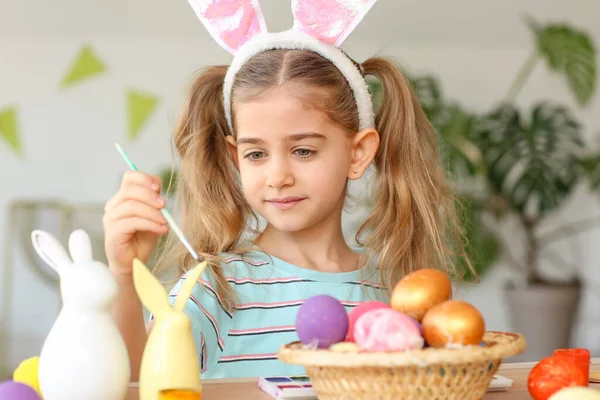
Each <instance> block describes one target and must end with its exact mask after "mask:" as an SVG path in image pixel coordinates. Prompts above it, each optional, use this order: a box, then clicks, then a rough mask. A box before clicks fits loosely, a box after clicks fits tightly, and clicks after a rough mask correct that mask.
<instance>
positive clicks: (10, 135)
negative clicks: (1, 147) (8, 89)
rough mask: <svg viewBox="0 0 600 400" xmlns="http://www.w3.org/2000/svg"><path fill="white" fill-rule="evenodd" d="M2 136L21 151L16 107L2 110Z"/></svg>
mask: <svg viewBox="0 0 600 400" xmlns="http://www.w3.org/2000/svg"><path fill="white" fill-rule="evenodd" d="M0 138H1V139H4V140H5V141H6V143H8V145H9V146H10V147H11V148H12V149H13V150H14V151H15V152H17V153H20V152H21V142H20V140H19V129H18V127H17V110H16V108H15V107H9V108H6V109H4V110H0Z"/></svg>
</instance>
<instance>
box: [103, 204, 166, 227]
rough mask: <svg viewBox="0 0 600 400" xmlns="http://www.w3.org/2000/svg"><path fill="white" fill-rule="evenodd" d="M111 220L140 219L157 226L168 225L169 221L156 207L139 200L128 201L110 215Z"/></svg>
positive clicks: (118, 206)
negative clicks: (149, 221)
mask: <svg viewBox="0 0 600 400" xmlns="http://www.w3.org/2000/svg"><path fill="white" fill-rule="evenodd" d="M108 215H109V219H110V220H112V221H118V220H121V219H124V218H133V217H139V218H144V219H148V220H151V221H153V222H155V223H157V224H161V225H167V220H166V219H165V217H164V216H163V215H162V214H161V212H160V210H159V209H157V208H156V207H152V206H149V205H148V204H145V203H142V202H140V201H137V200H126V201H124V202H122V203H121V204H119V205H117V206H116V207H115V208H114V209H112V210H111V212H110V213H108Z"/></svg>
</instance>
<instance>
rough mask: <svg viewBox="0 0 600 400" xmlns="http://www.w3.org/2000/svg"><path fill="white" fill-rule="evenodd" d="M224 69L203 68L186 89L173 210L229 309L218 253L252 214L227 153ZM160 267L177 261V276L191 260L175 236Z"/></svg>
mask: <svg viewBox="0 0 600 400" xmlns="http://www.w3.org/2000/svg"><path fill="white" fill-rule="evenodd" d="M226 71H227V67H226V66H214V67H209V68H207V69H205V70H204V71H203V72H202V73H201V74H200V75H198V76H197V77H196V79H195V80H194V82H193V83H192V85H191V88H190V90H189V93H188V96H187V99H186V102H185V104H184V107H183V109H182V112H181V114H180V117H179V120H178V122H177V124H176V127H175V132H174V146H175V149H176V150H177V153H178V155H179V157H180V159H181V162H180V169H179V174H178V180H177V196H176V202H175V203H176V204H175V209H177V211H178V213H179V215H180V216H181V217H180V218H181V221H183V227H182V229H183V230H184V232H185V234H186V236H187V237H188V238H189V239H190V241H191V243H192V244H193V246H194V247H195V249H197V251H198V253H199V255H200V256H201V257H202V258H203V259H205V260H206V261H207V263H208V266H209V268H210V269H211V270H212V273H213V276H214V277H215V280H216V283H217V286H218V288H217V294H218V297H219V301H220V302H221V304H222V305H223V307H224V308H225V309H226V310H227V311H232V309H233V307H234V305H235V300H234V299H235V293H234V291H233V289H232V288H231V286H230V285H229V284H228V282H227V281H226V279H225V276H224V274H223V271H222V270H221V265H220V262H221V259H220V257H219V255H220V253H222V252H227V251H231V250H234V249H235V248H237V245H238V244H239V242H240V238H241V235H242V234H243V232H244V229H245V226H246V222H247V219H248V218H250V217H252V216H254V214H253V213H252V211H251V209H250V206H249V205H248V203H247V202H246V200H245V199H244V196H243V193H242V190H241V186H240V184H239V179H238V176H237V173H236V171H235V169H234V164H233V162H232V159H231V156H230V154H229V152H228V150H227V141H226V139H225V137H226V136H227V135H229V134H230V132H229V128H228V126H227V122H226V120H225V112H224V108H223V80H224V78H225V73H226ZM165 247H166V249H172V250H170V251H169V250H167V251H168V254H166V255H165V257H162V260H161V264H162V265H165V266H166V265H167V264H168V263H170V262H176V263H177V264H178V265H179V266H180V269H181V270H180V272H184V271H185V270H188V269H189V268H191V267H192V266H193V265H194V264H195V260H194V259H193V258H192V257H191V256H190V255H189V254H188V253H187V251H186V249H185V248H184V247H183V246H182V245H181V244H180V243H179V241H178V240H177V238H176V237H174V236H173V235H169V238H168V239H167V244H166V246H165Z"/></svg>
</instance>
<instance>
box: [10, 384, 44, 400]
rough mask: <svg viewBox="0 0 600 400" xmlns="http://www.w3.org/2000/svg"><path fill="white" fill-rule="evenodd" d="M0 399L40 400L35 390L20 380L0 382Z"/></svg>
mask: <svg viewBox="0 0 600 400" xmlns="http://www.w3.org/2000/svg"><path fill="white" fill-rule="evenodd" d="M0 400H40V396H38V394H37V392H36V391H35V390H33V389H32V388H31V387H29V386H27V385H25V384H24V383H20V382H13V381H6V382H2V383H0Z"/></svg>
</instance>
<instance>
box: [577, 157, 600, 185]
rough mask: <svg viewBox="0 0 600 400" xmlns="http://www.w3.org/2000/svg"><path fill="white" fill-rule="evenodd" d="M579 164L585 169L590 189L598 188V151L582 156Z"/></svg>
mask: <svg viewBox="0 0 600 400" xmlns="http://www.w3.org/2000/svg"><path fill="white" fill-rule="evenodd" d="M581 164H582V166H583V168H584V169H585V172H586V175H587V177H588V179H589V181H590V186H591V187H592V189H594V190H600V153H599V154H596V155H593V156H590V157H586V158H584V159H583V160H582V161H581Z"/></svg>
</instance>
